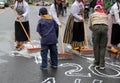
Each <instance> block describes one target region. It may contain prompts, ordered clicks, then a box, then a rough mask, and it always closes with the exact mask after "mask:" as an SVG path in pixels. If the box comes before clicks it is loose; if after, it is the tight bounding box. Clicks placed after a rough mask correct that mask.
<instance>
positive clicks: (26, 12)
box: [22, 3, 29, 17]
mask: <svg viewBox="0 0 120 83" xmlns="http://www.w3.org/2000/svg"><path fill="white" fill-rule="evenodd" d="M24 4H25V7H24V8H25V13H24V14H22V15H23V16H24V17H26V16H28V13H29V6H28V4H27V3H24Z"/></svg>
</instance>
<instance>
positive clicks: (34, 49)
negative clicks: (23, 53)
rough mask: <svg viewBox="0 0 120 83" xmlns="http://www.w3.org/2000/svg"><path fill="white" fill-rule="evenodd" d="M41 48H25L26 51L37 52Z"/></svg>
mask: <svg viewBox="0 0 120 83" xmlns="http://www.w3.org/2000/svg"><path fill="white" fill-rule="evenodd" d="M40 49H41V48H39V47H38V48H27V50H28V51H39V50H40Z"/></svg>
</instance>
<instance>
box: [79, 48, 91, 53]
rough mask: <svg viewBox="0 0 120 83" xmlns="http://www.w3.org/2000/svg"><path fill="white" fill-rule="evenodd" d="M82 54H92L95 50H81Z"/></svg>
mask: <svg viewBox="0 0 120 83" xmlns="http://www.w3.org/2000/svg"><path fill="white" fill-rule="evenodd" d="M80 52H82V53H92V52H93V49H80Z"/></svg>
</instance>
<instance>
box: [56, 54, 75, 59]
mask: <svg viewBox="0 0 120 83" xmlns="http://www.w3.org/2000/svg"><path fill="white" fill-rule="evenodd" d="M72 58H73V54H72V53H58V59H72Z"/></svg>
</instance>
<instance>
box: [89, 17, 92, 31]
mask: <svg viewBox="0 0 120 83" xmlns="http://www.w3.org/2000/svg"><path fill="white" fill-rule="evenodd" d="M91 19H92V15H90V17H89V21H88V25H89V29H90V30H92V20H91Z"/></svg>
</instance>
